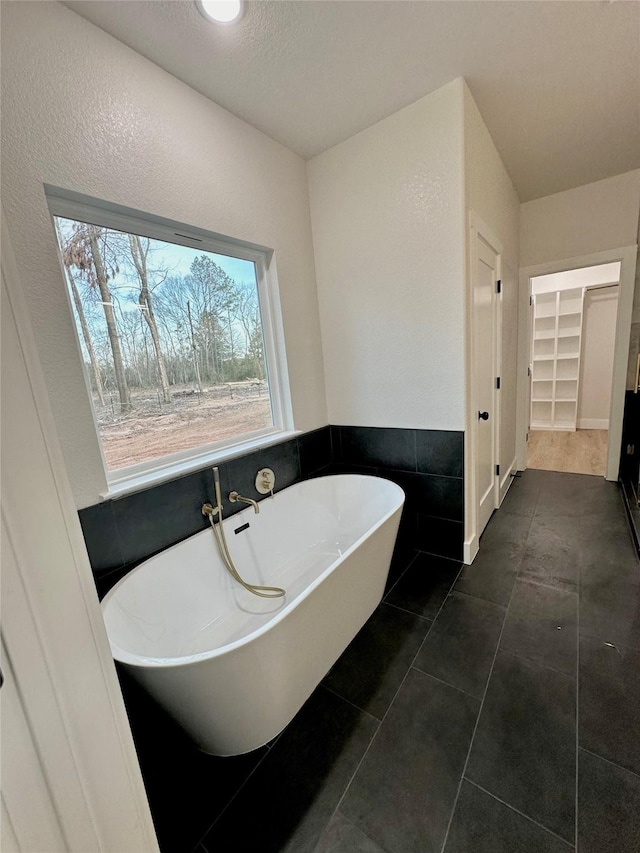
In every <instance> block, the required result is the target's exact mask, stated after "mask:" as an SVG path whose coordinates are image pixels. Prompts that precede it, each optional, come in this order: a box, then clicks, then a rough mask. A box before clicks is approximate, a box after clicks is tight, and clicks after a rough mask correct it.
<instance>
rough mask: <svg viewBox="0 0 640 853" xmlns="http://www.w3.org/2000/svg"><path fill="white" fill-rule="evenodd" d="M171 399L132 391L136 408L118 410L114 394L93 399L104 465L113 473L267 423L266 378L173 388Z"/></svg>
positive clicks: (257, 427)
mask: <svg viewBox="0 0 640 853" xmlns="http://www.w3.org/2000/svg"><path fill="white" fill-rule="evenodd" d="M171 390H172V397H173V400H172V402H171V403H163V402H162V400H161V397H160V394H159V393H157V392H155V391H153V390H149V389H144V390H140V391H136V390H135V389H132V391H131V402H132V403H133V406H134V410H133V412H131V413H130V414H127V415H121V414H120V413H119V409H120V404H119V400H118V396H117V394H110V395H107V398H106V400H105V405H104V406H103V405H101V404H100V402H99V401H98V400H96V399H94V406H95V410H96V416H97V420H98V427H99V430H100V437H101V439H102V448H103V450H104V455H105V459H106V462H107V468H108V470H109V471H115V470H117V469H118V468H125V467H126V466H128V465H135V464H136V463H138V462H147V461H149V460H151V459H157V458H159V457H161V456H166V455H167V454H169V453H176V452H178V451H180V450H188V449H190V448H192V447H198V446H199V445H202V444H208V443H209V442H212V441H220V440H221V439H224V438H229V437H230V436H234V435H242V434H243V433H248V432H251V431H252V430H256V429H261V428H263V427H267V426H271V424H272V418H271V404H270V401H269V393H268V389H267V385H266V383H265V382H258V381H253V382H237V383H229V384H225V385H216V386H213V387H210V388H205V389H203V391H202V393H198V392H197V391H195V390H194V389H193V388H190V387H172V389H171Z"/></svg>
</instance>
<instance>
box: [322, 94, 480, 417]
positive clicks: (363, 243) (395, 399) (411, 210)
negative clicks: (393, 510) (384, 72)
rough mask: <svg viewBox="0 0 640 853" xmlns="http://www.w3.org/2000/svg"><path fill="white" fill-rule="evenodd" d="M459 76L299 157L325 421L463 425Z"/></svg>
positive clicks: (460, 108)
mask: <svg viewBox="0 0 640 853" xmlns="http://www.w3.org/2000/svg"><path fill="white" fill-rule="evenodd" d="M461 101H462V81H460V80H456V81H454V82H453V83H451V84H449V85H447V86H444V87H443V88H441V89H439V90H438V91H437V92H434V93H432V94H431V95H428V96H427V97H425V98H422V99H421V100H419V101H417V102H416V103H414V104H412V105H411V106H409V107H406V108H405V109H403V110H401V111H400V112H398V113H395V114H394V115H392V116H390V117H389V118H387V119H384V120H383V121H381V122H379V123H378V124H375V125H374V126H373V127H370V128H368V129H367V130H365V131H363V132H362V133H359V134H357V136H354V137H352V138H351V139H349V140H347V141H346V142H343V143H342V144H340V145H337V146H335V147H334V148H332V149H330V150H329V151H326V152H325V153H324V154H321V155H320V156H318V157H316V158H314V159H313V160H311V161H310V163H309V164H308V173H309V192H310V198H311V216H312V223H313V238H314V247H315V256H316V275H317V281H318V301H319V304H320V317H321V324H322V346H323V353H324V361H325V372H326V377H327V405H328V409H329V420H330V422H331V423H334V424H360V425H366V426H378V427H409V428H422V429H443V430H461V429H464V296H463V282H464V275H463V227H462V217H463V201H462V106H461Z"/></svg>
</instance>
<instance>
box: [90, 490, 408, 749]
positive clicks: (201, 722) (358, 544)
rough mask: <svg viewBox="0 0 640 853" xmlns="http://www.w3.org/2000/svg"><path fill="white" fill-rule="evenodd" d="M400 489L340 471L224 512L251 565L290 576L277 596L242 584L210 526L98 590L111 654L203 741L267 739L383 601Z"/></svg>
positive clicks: (278, 581)
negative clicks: (252, 506) (225, 561)
mask: <svg viewBox="0 0 640 853" xmlns="http://www.w3.org/2000/svg"><path fill="white" fill-rule="evenodd" d="M403 503H404V493H403V492H402V489H400V487H399V486H397V485H395V483H391V482H390V481H388V480H384V479H382V478H379V477H368V476H362V475H356V474H340V475H336V476H329V477H319V478H317V479H314V480H307V481H304V482H301V483H297V484H295V485H294V486H290V487H289V488H288V489H284V490H283V491H281V492H278V493H277V494H276V495H275V497H274V498H268V499H266V500H263V501H262V502H261V503H260V514H259V515H255V514H254V512H253V510H252V509H247V510H243V511H242V512H240V513H237V514H236V515H234V516H232V517H231V518H229V519H226V520H225V521H223V522H222V523H223V524H224V525H225V530H226V537H227V539H228V541H229V550H230V551H231V555H232V557H233V560H234V562H235V565H236V566H237V567H238V570H239V571H241V573H242V576H243V578H244V579H245V580H246V581H248V582H249V583H251V584H259V585H265V584H269V585H273V586H276V587H282V588H283V589H285V590H286V595H285V596H284V597H279V598H260V597H257V596H256V595H253V594H252V593H251V592H250V591H248V590H247V589H245V588H244V587H242V586H241V585H240V584H239V583H238V582H237V581H236V580H235V579H234V578H233V577H232V576H231V575H230V573H229V572H228V571H227V570H226V568H225V566H224V564H223V562H222V559H221V557H220V555H219V552H218V549H217V547H216V542H215V539H214V536H213V533H212V531H211V530H210V529H207V530H203V531H202V532H201V533H197V534H196V535H195V536H192V537H190V538H189V539H186V540H185V541H184V542H180V543H179V544H178V545H174V546H173V547H171V548H168V549H167V550H166V551H163V552H162V553H161V554H158V555H156V556H155V557H152V558H151V559H149V560H147V561H146V562H144V563H142V564H141V565H140V566H138V567H137V568H136V569H134V570H133V571H131V572H129V574H128V575H126V576H125V577H124V578H123V579H122V580H121V581H120V582H119V583H118V584H117V585H116V586H115V587H114V588H113V589H112V590H111V592H109V594H108V595H107V596H106V597H105V599H104V601H103V602H102V609H103V614H104V619H105V623H106V626H107V633H108V635H109V640H110V642H111V649H112V652H113V655H114V657H115V659H116V660H117V661H119V662H120V663H121V664H122V665H123V666H125V667H126V669H127V670H128V671H129V672H130V673H131V674H132V675H133V677H134V678H135V679H136V680H137V681H139V682H140V683H141V684H142V685H143V686H144V687H145V688H146V690H147V691H148V692H149V693H150V694H151V695H152V696H153V697H154V698H155V699H156V701H158V702H159V703H160V704H161V705H162V706H163V707H164V708H165V709H166V710H167V711H168V712H169V714H171V715H172V716H173V717H174V719H175V720H176V721H177V722H178V723H179V724H180V725H181V726H182V727H183V728H184V729H185V730H186V731H187V732H188V733H189V734H190V735H191V736H192V738H193V739H194V740H195V742H196V743H197V745H198V746H199V747H200V749H202V750H203V751H205V752H208V753H211V754H213V755H238V754H240V753H243V752H248V751H250V750H252V749H256V748H257V747H259V746H262V745H263V744H265V743H267V742H268V741H269V740H271V739H272V738H273V737H275V736H276V735H277V734H278V733H279V732H280V731H282V729H283V728H284V727H285V726H286V725H287V723H289V722H290V721H291V720H292V719H293V717H294V716H295V714H296V713H297V711H298V710H299V709H300V708H301V707H302V705H303V703H304V702H305V700H306V699H307V698H308V697H309V696H310V695H311V693H312V692H313V690H314V689H315V687H316V686H317V685H318V684H319V682H320V681H321V679H322V678H323V677H324V675H325V674H326V673H327V672H328V670H329V669H330V668H331V666H332V665H333V664H334V663H335V661H336V660H337V659H338V657H339V656H340V655H341V654H342V652H343V651H344V650H345V648H346V647H347V646H348V644H349V643H350V642H351V640H352V639H353V638H354V637H355V635H356V634H357V632H358V631H359V630H360V628H361V627H362V626H363V625H364V623H365V622H366V620H367V619H368V618H369V617H370V616H371V614H372V613H373V611H374V610H375V608H376V607H377V605H378V604H379V602H380V601H381V599H382V595H383V592H384V587H385V583H386V579H387V574H388V571H389V564H390V562H391V555H392V552H393V546H394V543H395V539H396V535H397V532H398V525H399V522H400V514H401V512H402V506H403ZM240 528H244V529H242V530H240ZM235 531H239V532H237V533H236V532H235Z"/></svg>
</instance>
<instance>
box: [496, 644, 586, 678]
mask: <svg viewBox="0 0 640 853" xmlns="http://www.w3.org/2000/svg"><path fill="white" fill-rule="evenodd" d="M500 651H501V652H502V653H503V654H505V655H511V657H514V658H518V660H521V661H524V663H533V664H535V665H536V666H539V667H540V668H541V669H546V670H547V671H548V672H555V673H556V675H563V676H564V677H565V678H570V679H571V680H572V681H576V682H577V678H576V676H575V675H569V673H568V672H564V671H563V670H561V669H557V668H556V667H555V666H549V664H547V663H540V661H538V660H536V659H535V658H528V657H526V655H521V654H518V652H512V651H511V649H500Z"/></svg>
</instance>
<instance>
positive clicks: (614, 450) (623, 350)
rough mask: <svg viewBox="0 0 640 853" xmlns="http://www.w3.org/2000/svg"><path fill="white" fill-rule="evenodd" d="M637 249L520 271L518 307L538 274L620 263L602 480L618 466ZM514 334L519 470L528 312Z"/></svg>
mask: <svg viewBox="0 0 640 853" xmlns="http://www.w3.org/2000/svg"><path fill="white" fill-rule="evenodd" d="M637 252H638V247H637V246H636V245H633V246H623V247H621V248H618V249H606V250H604V251H601V252H594V253H593V254H591V255H581V256H580V257H576V258H565V259H560V260H557V261H548V262H546V263H544V264H538V265H536V266H532V267H524V268H521V269H520V298H521V302H520V304H521V306H523V305H524V304H525V300H526V302H527V303H528V301H529V294H530V293H531V279H532V278H535V277H536V276H540V275H550V274H553V273H560V272H566V271H567V270H575V269H581V268H583V267H593V266H597V265H599V264H608V263H615V262H616V261H620V283H619V294H618V316H617V321H616V340H615V346H614V357H613V379H612V384H611V405H610V412H609V439H608V446H607V468H606V474H605V478H606V479H607V480H612V481H616V480H617V479H618V470H619V467H620V446H621V442H622V420H623V416H624V399H625V388H626V379H627V361H628V356H629V336H630V332H631V316H632V311H633V294H634V288H635V273H636V257H637ZM518 335H519V337H520V344H519V346H518V352H519V362H518V429H517V439H516V448H517V465H518V468H519V469H520V470H524V469H525V468H526V467H527V442H526V436H527V432H528V420H529V411H530V408H531V389H530V380H529V377H528V375H527V366H528V360H529V354H530V351H531V328H530V326H529V313H528V311H527V312H525V311H523V312H522V313H521V316H520V320H519V330H518Z"/></svg>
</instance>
